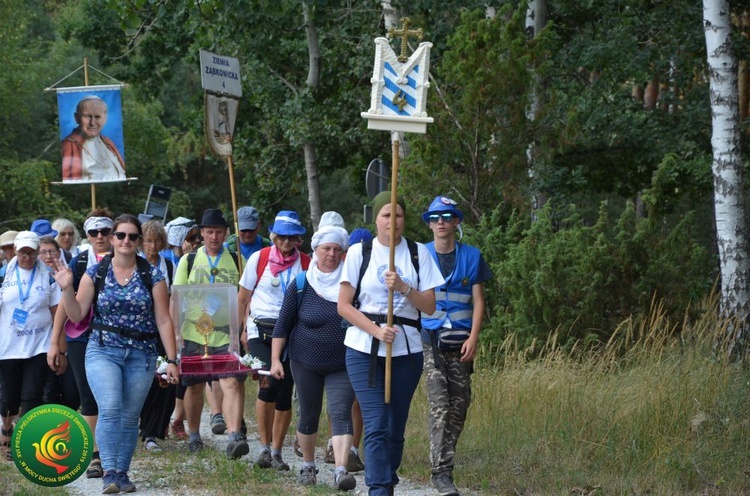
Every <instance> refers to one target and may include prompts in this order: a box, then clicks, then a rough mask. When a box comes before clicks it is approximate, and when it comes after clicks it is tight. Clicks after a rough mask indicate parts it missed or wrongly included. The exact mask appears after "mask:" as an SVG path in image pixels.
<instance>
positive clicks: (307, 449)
mask: <svg viewBox="0 0 750 496" xmlns="http://www.w3.org/2000/svg"><path fill="white" fill-rule="evenodd" d="M311 246H312V249H313V259H312V263H311V265H310V269H309V270H308V271H307V272H301V273H300V274H298V275H297V278H296V279H295V280H294V281H292V282H291V283H290V284H289V288H288V289H287V291H286V293H285V294H284V302H283V304H282V305H281V311H280V312H279V318H278V320H277V321H276V327H275V328H274V331H273V344H272V351H271V376H272V377H275V378H276V379H283V378H284V377H285V374H286V372H285V370H284V365H283V362H282V350H283V349H284V346H285V345H286V344H287V342H288V343H289V361H290V368H291V371H292V374H293V376H294V383H295V384H296V386H297V394H298V397H299V420H298V423H297V439H298V440H299V444H300V448H301V450H302V455H303V462H302V468H301V470H300V472H299V474H298V476H297V481H298V482H299V483H300V484H302V485H306V486H307V485H314V484H316V483H317V477H316V474H317V473H318V471H317V469H316V468H315V443H316V440H317V437H318V424H319V420H320V413H321V410H322V407H323V391H325V393H326V398H327V411H328V414H329V416H330V418H331V425H332V428H331V431H332V435H333V452H334V458H335V464H336V471H335V475H334V480H333V486H334V487H335V488H337V489H339V490H342V491H350V490H352V489H354V486H356V480H355V479H354V476H353V475H351V474H350V473H348V472H347V469H346V466H347V462H348V459H349V452H350V449H351V445H352V434H353V423H352V403H353V402H354V389H352V385H351V383H350V382H349V376H348V375H347V373H346V347H345V346H344V334H345V329H343V328H342V326H341V318H340V317H339V315H338V312H337V310H336V303H337V301H338V297H339V278H340V277H341V267H342V266H341V261H342V259H343V255H344V252H345V251H346V249H347V248H348V246H349V233H348V232H347V231H346V229H344V228H343V227H340V226H338V225H335V224H327V225H324V226H323V227H321V228H320V229H318V231H317V232H316V233H315V234H314V235H313V237H312V243H311Z"/></svg>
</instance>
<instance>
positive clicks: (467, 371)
mask: <svg viewBox="0 0 750 496" xmlns="http://www.w3.org/2000/svg"><path fill="white" fill-rule="evenodd" d="M422 347H423V350H424V374H425V384H426V385H427V396H428V398H429V401H430V465H431V471H432V474H433V475H436V474H441V473H445V472H447V473H451V472H452V471H453V465H454V462H453V458H454V456H455V454H456V443H457V442H458V437H459V436H460V435H461V432H462V431H463V430H464V422H465V421H466V412H467V411H468V410H469V404H470V403H471V373H472V372H473V371H474V363H473V362H461V351H460V350H459V351H441V350H439V349H438V350H435V353H433V348H432V346H431V345H430V344H426V343H422ZM435 355H437V363H436V362H435Z"/></svg>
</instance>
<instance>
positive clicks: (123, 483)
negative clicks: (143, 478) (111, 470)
mask: <svg viewBox="0 0 750 496" xmlns="http://www.w3.org/2000/svg"><path fill="white" fill-rule="evenodd" d="M117 485H119V486H120V492H121V493H134V492H135V484H133V483H132V482H130V479H129V478H128V474H126V473H125V472H118V473H117Z"/></svg>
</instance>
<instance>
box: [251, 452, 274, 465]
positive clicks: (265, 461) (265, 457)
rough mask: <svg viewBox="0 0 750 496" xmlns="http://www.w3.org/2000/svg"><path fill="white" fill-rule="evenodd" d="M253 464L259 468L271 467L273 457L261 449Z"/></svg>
mask: <svg viewBox="0 0 750 496" xmlns="http://www.w3.org/2000/svg"><path fill="white" fill-rule="evenodd" d="M255 464H256V465H257V466H258V467H260V468H271V467H273V459H272V458H271V452H270V451H268V450H263V451H261V452H260V454H259V455H258V459H257V460H255Z"/></svg>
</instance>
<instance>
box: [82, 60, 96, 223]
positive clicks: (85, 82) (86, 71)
mask: <svg viewBox="0 0 750 496" xmlns="http://www.w3.org/2000/svg"><path fill="white" fill-rule="evenodd" d="M83 85H84V86H88V85H89V58H88V57H84V58H83ZM89 186H91V210H95V209H96V184H94V183H91V184H89Z"/></svg>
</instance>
